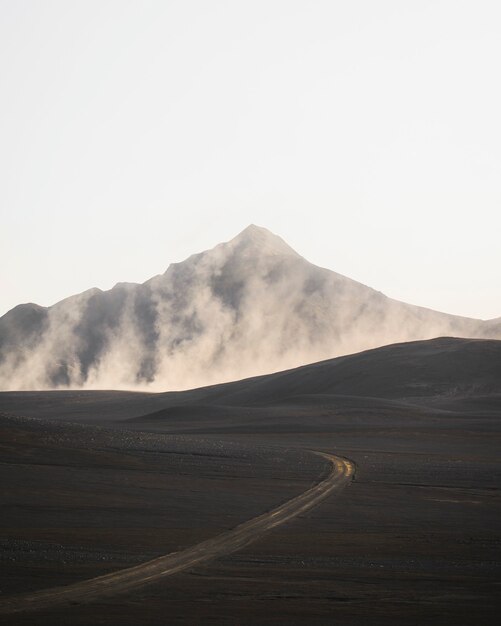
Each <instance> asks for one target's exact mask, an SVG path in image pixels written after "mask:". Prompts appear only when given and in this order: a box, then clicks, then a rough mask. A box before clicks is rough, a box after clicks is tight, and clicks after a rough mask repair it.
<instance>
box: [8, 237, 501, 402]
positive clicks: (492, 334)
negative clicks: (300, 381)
mask: <svg viewBox="0 0 501 626" xmlns="http://www.w3.org/2000/svg"><path fill="white" fill-rule="evenodd" d="M444 335H447V336H456V337H481V338H493V339H496V338H501V320H500V319H497V320H491V321H488V322H483V321H480V320H474V319H469V318H463V317H457V316H453V315H447V314H444V313H439V312H436V311H432V310H429V309H425V308H421V307H417V306H412V305H409V304H405V303H402V302H398V301H396V300H392V299H390V298H388V297H386V296H384V295H383V294H382V293H380V292H378V291H375V290H373V289H371V288H370V287H366V286H365V285H362V284H360V283H358V282H356V281H353V280H351V279H349V278H346V277H345V276H341V275H340V274H337V273H335V272H332V271H329V270H326V269H323V268H320V267H317V266H315V265H312V264H311V263H309V262H308V261H306V260H305V259H304V258H302V257H301V256H300V255H298V254H297V253H296V252H295V251H294V250H293V249H292V248H290V247H289V246H288V245H287V244H286V243H285V242H284V241H283V240H282V239H281V238H280V237H277V236H276V235H274V234H272V233H270V232H269V231H267V230H266V229H264V228H260V227H257V226H249V227H248V228H246V229H245V230H244V231H243V232H242V233H240V234H239V235H238V236H237V237H235V238H234V239H232V240H231V241H229V242H228V243H223V244H220V245H218V246H216V247H215V248H213V249H212V250H209V251H206V252H202V253H200V254H195V255H193V256H191V257H189V258H188V259H186V260H185V261H183V262H182V263H174V264H172V265H170V266H169V268H168V269H167V271H166V272H165V273H164V274H161V275H158V276H155V277H154V278H151V279H150V280H148V281H146V282H145V283H143V284H132V283H119V284H117V285H116V286H115V287H113V289H110V290H109V291H101V290H100V289H90V290H88V291H85V292H83V293H81V294H78V295H75V296H72V297H70V298H67V299H65V300H62V301H61V302H58V303H57V304H55V305H54V306H52V307H48V308H45V307H40V306H37V305H35V304H23V305H20V306H17V307H15V308H14V309H12V310H11V311H9V312H8V313H6V314H5V315H4V316H3V317H2V318H0V389H3V390H7V389H10V390H13V389H20V390H21V389H49V388H66V387H71V388H80V387H83V388H94V389H97V388H101V389H109V388H115V389H120V388H122V389H123V388H129V389H130V388H143V389H145V388H148V389H152V390H168V389H187V388H190V387H199V386H202V385H208V384H212V383H218V382H225V381H229V380H235V379H239V378H244V377H248V376H254V375H258V374H264V373H269V372H273V371H278V370H283V369H287V368H291V367H295V366H298V365H303V364H306V363H311V362H315V361H319V360H322V359H327V358H332V357H334V356H339V355H343V354H348V353H353V352H357V351H360V350H365V349H368V348H373V347H377V346H381V345H385V344H390V343H396V342H402V341H411V340H418V339H429V338H433V337H437V336H444Z"/></svg>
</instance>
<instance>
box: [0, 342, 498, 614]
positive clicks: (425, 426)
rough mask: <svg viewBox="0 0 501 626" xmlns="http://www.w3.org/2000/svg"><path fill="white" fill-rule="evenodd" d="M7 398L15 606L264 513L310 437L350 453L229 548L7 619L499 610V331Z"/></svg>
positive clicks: (309, 451)
mask: <svg viewBox="0 0 501 626" xmlns="http://www.w3.org/2000/svg"><path fill="white" fill-rule="evenodd" d="M0 411H2V417H1V420H0V426H1V430H2V437H1V441H2V443H1V445H2V456H1V458H2V464H1V467H2V511H3V515H2V520H1V522H0V523H1V526H2V551H1V553H0V554H1V558H2V579H1V592H2V594H1V600H0V611H2V610H3V611H4V612H6V611H7V609H8V606H9V603H11V606H12V602H13V601H14V600H13V598H15V596H17V595H20V596H21V597H22V596H23V594H28V596H29V595H30V594H31V593H33V592H36V591H38V590H42V589H52V588H56V587H61V586H63V587H64V586H66V585H75V584H78V583H79V582H80V581H86V580H89V579H93V578H95V577H97V576H102V575H106V574H110V573H113V572H120V571H125V570H126V568H131V567H134V566H138V565H140V564H141V563H145V562H147V561H151V560H153V559H156V558H158V557H162V556H163V555H168V554H169V553H173V552H179V553H180V554H182V553H183V551H186V550H190V549H193V548H194V547H196V546H198V545H203V542H207V541H212V540H214V541H218V537H222V536H225V534H227V533H231V532H232V529H235V528H236V527H238V526H239V525H242V524H245V523H246V522H249V521H250V520H253V519H255V518H259V516H262V515H266V514H268V515H269V514H270V513H273V511H275V510H277V509H279V508H280V507H281V506H282V505H286V503H287V502H289V501H293V500H294V498H297V497H301V494H304V493H307V492H308V491H309V490H311V489H312V488H313V489H314V488H315V485H318V484H322V483H323V482H324V481H325V480H326V479H327V478H328V477H329V474H330V473H331V472H332V465H331V463H330V461H329V460H328V459H326V458H325V457H322V456H319V455H318V454H315V453H314V452H323V453H325V454H327V455H334V457H335V458H337V459H348V460H350V462H351V463H353V466H354V468H355V473H354V476H353V481H352V482H351V483H350V484H347V485H344V487H345V488H344V489H343V490H342V491H333V492H332V493H330V494H329V495H328V496H327V497H325V498H324V499H323V500H321V501H319V502H317V503H315V507H314V508H309V509H307V510H304V511H303V512H299V514H298V515H295V516H294V517H291V518H290V519H287V520H285V521H284V523H282V524H280V525H276V526H275V527H273V528H263V529H262V532H261V531H260V532H259V533H258V534H257V535H256V536H255V537H253V540H252V542H249V543H248V544H247V545H245V546H243V545H242V546H237V548H238V549H236V550H235V551H228V553H225V554H216V555H214V556H213V558H212V559H208V560H205V561H203V562H199V563H194V564H193V566H192V567H191V566H190V567H187V568H186V569H184V570H183V571H180V572H179V573H175V574H172V575H170V576H167V577H163V578H160V579H155V580H153V581H152V582H151V584H149V585H146V586H138V587H137V588H133V589H126V590H122V592H120V590H118V591H117V592H116V593H112V594H108V595H106V594H103V595H99V596H96V597H93V598H90V599H85V598H80V599H78V598H76V599H73V600H72V602H71V603H63V604H61V603H59V604H58V603H57V602H54V603H53V604H51V603H50V602H49V603H48V604H47V606H44V607H38V608H37V607H35V609H34V610H26V611H20V612H17V613H10V614H7V613H5V614H4V615H2V617H4V618H5V620H6V622H5V623H9V624H47V625H48V624H51V625H52V624H82V625H84V624H85V625H87V624H166V623H168V624H205V623H209V624H210V623H214V624H281V623H286V624H332V623H340V624H347V625H351V624H364V625H365V624H395V625H396V624H399V625H400V624H416V625H418V624H419V625H421V624H455V625H465V626H466V625H469V624H497V623H498V620H499V611H500V608H501V604H500V600H499V596H500V584H501V527H500V522H499V520H500V519H501V497H500V484H501V462H500V458H499V447H500V439H501V437H500V430H501V429H500V418H501V342H499V341H490V340H466V339H463V340H459V339H450V338H442V339H436V340H432V341H424V342H414V343H408V344H399V345H393V346H387V347H384V348H379V349H376V350H371V351H368V352H365V353H360V354H356V355H352V356H348V357H341V358H338V359H333V360H331V361H324V362H321V363H317V364H314V365H309V366H305V367H302V368H298V369H296V370H290V371H288V372H282V373H278V374H272V375H269V376H262V377H258V378H254V379H248V380H245V381H238V382H235V383H228V384H224V385H217V386H213V387H208V388H202V389H197V390H193V391H187V392H182V393H168V394H146V393H127V392H112V391H110V392H90V391H88V392H83V391H67V392H65V391H58V392H23V393H19V392H6V393H2V394H0ZM24 597H27V596H26V595H25V596H24ZM14 602H15V601H14ZM27 608H28V607H27Z"/></svg>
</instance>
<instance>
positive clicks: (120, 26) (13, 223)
mask: <svg viewBox="0 0 501 626" xmlns="http://www.w3.org/2000/svg"><path fill="white" fill-rule="evenodd" d="M500 32H501V3H500V2H499V0H493V1H482V0H474V1H473V0H472V1H462V0H446V1H440V0H433V1H426V0H416V1H406V0H395V1H385V0H378V1H374V0H353V1H350V2H347V1H346V0H343V1H336V0H326V1H320V0H303V1H294V0H285V1H274V0H266V1H264V2H261V1H256V0H252V1H242V0H230V1H227V2H223V1H219V0H206V1H196V2H195V1H190V0H181V1H179V2H178V1H175V2H174V1H169V0H162V1H148V0H136V1H134V2H131V1H127V0H117V1H106V0H98V1H92V0H85V1H75V0H62V1H50V0H44V1H43V2H42V1H32V2H30V1H26V0H25V1H20V0H0V212H1V222H0V225H1V229H0V287H1V289H0V314H3V313H4V312H5V311H6V310H8V309H9V308H11V307H13V306H14V305H16V304H18V303H20V302H38V303H39V304H43V305H49V304H52V303H54V302H55V301H57V300H60V299H61V298H63V297H65V296H68V295H71V294H73V293H76V292H79V291H83V290H85V289H87V288H90V287H93V286H98V287H101V288H103V289H104V288H110V287H112V286H113V285H114V284H115V283H116V282H118V281H137V282H142V281H144V280H146V279H147V278H149V277H150V276H152V275H154V274H158V273H160V272H163V271H164V270H165V269H166V267H167V265H168V264H169V263H170V262H172V261H180V260H182V259H184V258H185V257H186V256H188V255H189V254H191V253H193V252H197V251H200V250H203V249H206V248H209V247H212V246H213V245H215V244H216V243H219V242H220V241H224V240H227V239H229V238H231V237H232V236H234V235H236V234H237V233H238V232H239V231H240V230H242V229H243V228H244V227H245V226H247V225H248V224H249V223H251V222H252V223H256V224H259V225H261V226H266V227H267V228H269V229H270V230H272V231H274V232H275V233H277V234H279V235H281V236H282V237H283V238H284V239H286V240H287V241H288V242H289V243H290V244H291V245H292V246H293V247H294V248H295V249H296V250H297V251H298V252H299V253H300V254H302V255H303V256H305V257H306V258H308V259H309V260H310V261H312V262H314V263H316V264H318V265H322V266H325V267H328V268H330V269H333V270H335V271H338V272H340V273H342V274H345V275H347V276H350V277H351V278H354V279H356V280H359V281H361V282H363V283H365V284H368V285H370V286H372V287H374V288H376V289H378V290H380V291H383V292H384V293H386V294H387V295H389V296H392V297H394V298H398V299H401V300H405V301H407V302H411V303H414V304H420V305H424V306H429V307H432V308H436V309H439V310H443V311H446V312H450V313H457V314H463V315H470V316H476V317H483V318H489V317H498V316H501V114H500V111H501V81H500V77H499V75H500V67H501V37H500Z"/></svg>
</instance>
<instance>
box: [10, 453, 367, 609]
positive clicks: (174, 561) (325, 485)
mask: <svg viewBox="0 0 501 626" xmlns="http://www.w3.org/2000/svg"><path fill="white" fill-rule="evenodd" d="M312 452H314V453H315V454H317V455H319V456H322V457H323V458H325V459H326V460H328V461H329V463H330V464H331V470H330V472H329V475H328V476H327V477H326V478H324V479H323V480H322V481H320V482H319V483H317V484H315V485H313V487H311V488H310V489H308V490H306V491H304V492H303V493H301V494H300V495H299V496H296V497H295V498H292V499H291V500H288V501H287V502H285V503H284V504H282V505H280V506H278V507H277V508H275V509H272V510H271V511H268V512H266V513H263V514H262V515H259V516H258V517H254V518H252V519H251V520H249V521H247V522H244V523H242V524H239V525H238V526H236V527H235V528H232V529H231V530H229V531H226V532H224V533H222V534H220V535H217V536H216V537H213V538H211V539H207V540H205V541H202V542H201V543H198V544H196V545H194V546H191V547H190V548H186V549H185V550H182V551H180V552H171V553H170V554H166V555H164V556H161V557H158V558H156V559H153V560H151V561H146V562H145V563H141V564H140V565H136V566H134V567H129V568H127V569H122V570H119V571H117V572H112V573H110V574H105V575H104V576H98V577H96V578H90V579H88V580H84V581H81V582H78V583H74V584H71V585H67V586H62V587H53V588H51V589H42V590H41V591H35V592H32V593H26V594H20V595H16V596H11V597H10V598H9V597H7V598H4V599H2V600H0V613H3V614H7V613H23V612H28V611H40V610H43V609H47V608H50V607H53V606H60V605H65V604H75V603H89V602H92V601H94V600H96V599H98V598H102V597H106V596H111V595H116V594H120V593H124V592H127V591H131V590H133V589H138V588H140V587H143V586H146V585H148V584H151V583H153V582H156V581H158V580H160V579H162V578H165V577H167V576H172V575H174V574H177V573H178V572H181V571H183V570H186V569H190V568H192V567H194V566H195V565H200V564H201V563H205V562H207V561H210V560H212V559H215V558H219V557H221V556H225V555H227V554H231V553H232V552H236V551H237V550H240V549H241V548H243V547H245V546H247V545H248V544H249V543H251V542H252V541H255V540H256V539H258V538H259V537H260V536H261V535H263V533H265V532H267V531H268V530H271V529H272V528H275V527H276V526H279V525H281V524H284V523H285V522H287V521H289V520H291V519H293V518H294V517H297V516H298V515H300V514H301V513H305V512H306V511H308V510H310V509H311V508H313V507H314V506H315V505H317V504H319V503H320V502H321V501H322V500H323V499H324V498H326V497H327V496H329V495H330V494H331V493H332V492H334V491H340V490H341V489H342V488H344V487H345V486H346V485H348V484H349V483H350V482H351V480H352V478H353V475H354V472H355V465H354V464H353V463H352V462H351V461H349V460H347V459H343V458H341V457H337V456H334V455H332V454H327V453H324V452H316V451H312Z"/></svg>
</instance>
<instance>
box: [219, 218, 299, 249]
mask: <svg viewBox="0 0 501 626" xmlns="http://www.w3.org/2000/svg"><path fill="white" fill-rule="evenodd" d="M228 243H229V245H231V246H232V247H235V248H241V249H244V250H246V251H247V250H255V251H257V252H260V253H266V254H272V255H287V256H296V257H297V256H299V255H298V253H297V252H296V251H295V250H293V249H292V248H291V247H290V246H289V245H288V244H287V243H286V242H285V241H284V240H283V239H282V238H281V237H279V236H278V235H275V234H274V233H272V232H271V231H269V230H268V229H267V228H263V227H262V226H256V225H255V224H250V225H249V226H247V228H245V229H244V230H243V231H242V232H241V233H239V234H238V235H237V236H236V237H234V238H233V239H232V240H231V241H229V242H228Z"/></svg>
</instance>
